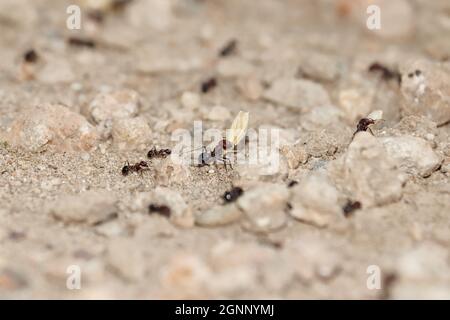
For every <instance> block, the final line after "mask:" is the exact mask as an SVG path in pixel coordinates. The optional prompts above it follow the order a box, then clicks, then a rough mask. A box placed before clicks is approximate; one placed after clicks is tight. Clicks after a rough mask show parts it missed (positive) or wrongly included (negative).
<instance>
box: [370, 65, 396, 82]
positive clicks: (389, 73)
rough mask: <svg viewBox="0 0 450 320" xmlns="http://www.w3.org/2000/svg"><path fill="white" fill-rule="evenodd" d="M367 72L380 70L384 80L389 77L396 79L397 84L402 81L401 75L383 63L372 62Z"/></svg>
mask: <svg viewBox="0 0 450 320" xmlns="http://www.w3.org/2000/svg"><path fill="white" fill-rule="evenodd" d="M368 70H369V72H380V73H381V77H382V78H383V79H384V80H390V79H396V80H397V82H398V83H399V84H401V81H402V75H401V74H400V73H399V72H397V71H393V70H390V69H389V68H387V67H385V66H384V65H382V64H380V63H378V62H374V63H372V64H371V65H370V66H369V69H368Z"/></svg>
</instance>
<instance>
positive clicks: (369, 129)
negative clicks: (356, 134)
mask: <svg viewBox="0 0 450 320" xmlns="http://www.w3.org/2000/svg"><path fill="white" fill-rule="evenodd" d="M367 129H368V130H369V131H370V133H371V134H372V135H373V136H375V135H374V134H373V131H372V129H370V128H367Z"/></svg>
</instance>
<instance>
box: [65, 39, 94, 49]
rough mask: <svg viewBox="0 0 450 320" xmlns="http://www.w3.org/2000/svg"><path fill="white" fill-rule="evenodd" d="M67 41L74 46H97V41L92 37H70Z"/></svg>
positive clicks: (91, 47) (92, 47)
mask: <svg viewBox="0 0 450 320" xmlns="http://www.w3.org/2000/svg"><path fill="white" fill-rule="evenodd" d="M67 42H68V44H69V45H71V46H74V47H85V48H90V49H94V48H95V42H94V41H93V40H91V39H85V38H79V37H70V38H69V39H67Z"/></svg>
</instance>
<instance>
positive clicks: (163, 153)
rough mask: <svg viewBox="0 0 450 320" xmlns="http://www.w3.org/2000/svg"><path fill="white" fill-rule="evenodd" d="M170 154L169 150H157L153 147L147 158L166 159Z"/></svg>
mask: <svg viewBox="0 0 450 320" xmlns="http://www.w3.org/2000/svg"><path fill="white" fill-rule="evenodd" d="M171 153H172V150H170V149H160V150H157V149H156V148H155V147H153V148H152V149H150V150H149V151H148V153H147V157H148V158H149V159H152V158H162V159H164V158H167V156H169V155H170V154H171Z"/></svg>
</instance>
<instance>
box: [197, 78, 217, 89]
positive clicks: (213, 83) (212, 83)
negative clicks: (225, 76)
mask: <svg viewBox="0 0 450 320" xmlns="http://www.w3.org/2000/svg"><path fill="white" fill-rule="evenodd" d="M215 87H217V79H216V78H214V77H212V78H209V79H207V80H205V81H204V82H202V85H201V86H200V90H201V91H202V93H208V92H209V91H211V90H212V89H214V88H215Z"/></svg>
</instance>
